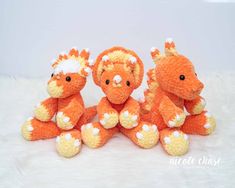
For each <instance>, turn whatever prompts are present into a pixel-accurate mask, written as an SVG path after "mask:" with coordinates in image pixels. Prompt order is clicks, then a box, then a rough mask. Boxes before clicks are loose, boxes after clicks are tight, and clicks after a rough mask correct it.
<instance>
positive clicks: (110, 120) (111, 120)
mask: <svg viewBox="0 0 235 188" xmlns="http://www.w3.org/2000/svg"><path fill="white" fill-rule="evenodd" d="M117 123H118V114H117V113H115V112H114V113H104V115H103V118H102V119H101V120H100V124H101V125H103V127H104V128H106V129H110V128H113V127H115V126H116V125H117Z"/></svg>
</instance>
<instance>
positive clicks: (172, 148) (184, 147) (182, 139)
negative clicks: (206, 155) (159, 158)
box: [160, 128, 189, 156]
mask: <svg viewBox="0 0 235 188" xmlns="http://www.w3.org/2000/svg"><path fill="white" fill-rule="evenodd" d="M160 142H161V143H162V146H163V148H164V150H165V151H166V152H167V153H168V154H170V155H173V156H180V155H183V154H185V153H186V152H187V151H188V149H189V140H188V136H187V135H186V134H184V133H183V132H182V131H181V130H179V129H178V128H166V129H163V130H162V131H160Z"/></svg>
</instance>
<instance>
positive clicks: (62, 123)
mask: <svg viewBox="0 0 235 188" xmlns="http://www.w3.org/2000/svg"><path fill="white" fill-rule="evenodd" d="M56 122H57V126H58V127H59V128H61V129H63V130H70V129H72V128H73V127H74V125H73V124H72V123H71V121H70V118H69V117H67V116H66V115H65V114H64V113H63V112H58V113H57V116H56Z"/></svg>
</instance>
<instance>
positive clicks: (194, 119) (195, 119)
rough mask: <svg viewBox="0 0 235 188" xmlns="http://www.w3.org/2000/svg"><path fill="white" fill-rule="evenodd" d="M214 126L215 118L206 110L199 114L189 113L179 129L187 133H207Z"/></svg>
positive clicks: (211, 130)
mask: <svg viewBox="0 0 235 188" xmlns="http://www.w3.org/2000/svg"><path fill="white" fill-rule="evenodd" d="M215 127H216V122H215V119H214V118H213V117H212V116H211V115H210V114H209V113H208V112H206V111H204V112H202V113H201V114H199V115H189V116H187V117H186V120H185V123H184V124H183V126H182V127H181V130H182V131H183V132H185V133H187V134H199V135H209V134H211V133H212V132H213V131H214V129H215Z"/></svg>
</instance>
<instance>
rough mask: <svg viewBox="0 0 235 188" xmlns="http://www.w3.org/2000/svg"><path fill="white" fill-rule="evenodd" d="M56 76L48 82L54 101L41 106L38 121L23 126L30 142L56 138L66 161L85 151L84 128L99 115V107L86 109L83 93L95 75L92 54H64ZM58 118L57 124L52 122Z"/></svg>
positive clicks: (47, 100) (38, 107) (39, 105)
mask: <svg viewBox="0 0 235 188" xmlns="http://www.w3.org/2000/svg"><path fill="white" fill-rule="evenodd" d="M52 67H53V68H54V73H53V74H52V76H51V79H50V80H49V81H48V86H47V90H48V93H49V95H50V98H48V99H46V100H44V101H42V102H41V103H40V104H38V105H37V107H36V109H35V111H34V115H35V117H34V118H29V119H28V120H27V121H26V122H25V123H24V125H23V126H22V129H21V130H22V135H23V137H24V138H25V139H26V140H31V141H33V140H39V139H49V138H54V137H56V136H58V137H57V139H56V149H57V151H58V153H59V154H60V155H62V156H64V157H72V156H74V155H76V154H77V153H79V151H80V149H81V135H80V126H81V125H83V124H85V123H88V121H89V120H90V119H92V118H93V117H94V116H95V115H96V107H90V108H85V107H84V102H83V99H82V96H81V94H80V91H81V90H82V89H83V87H84V86H85V84H86V77H87V76H88V73H89V72H90V71H91V65H90V61H89V51H88V50H87V49H84V50H82V51H81V52H80V54H79V52H78V50H77V49H76V48H73V49H71V50H70V51H69V53H68V54H60V55H59V57H58V58H57V59H56V60H55V62H54V64H53V65H52ZM54 115H56V123H55V122H53V121H52V118H53V117H54Z"/></svg>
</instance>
